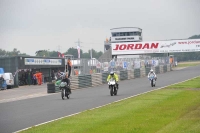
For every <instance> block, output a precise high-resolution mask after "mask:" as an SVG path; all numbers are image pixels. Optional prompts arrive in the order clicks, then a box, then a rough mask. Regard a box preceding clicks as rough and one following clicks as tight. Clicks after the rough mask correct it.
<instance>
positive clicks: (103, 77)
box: [102, 73, 109, 84]
mask: <svg viewBox="0 0 200 133" xmlns="http://www.w3.org/2000/svg"><path fill="white" fill-rule="evenodd" d="M108 74H109V73H102V83H103V84H104V83H107V77H108Z"/></svg>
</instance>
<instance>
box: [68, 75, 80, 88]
mask: <svg viewBox="0 0 200 133" xmlns="http://www.w3.org/2000/svg"><path fill="white" fill-rule="evenodd" d="M70 81H71V89H72V90H75V89H78V88H79V83H78V76H73V78H72V79H71V80H70Z"/></svg>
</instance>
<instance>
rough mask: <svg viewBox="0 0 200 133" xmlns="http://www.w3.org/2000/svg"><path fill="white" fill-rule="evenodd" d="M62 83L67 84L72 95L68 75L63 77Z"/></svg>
mask: <svg viewBox="0 0 200 133" xmlns="http://www.w3.org/2000/svg"><path fill="white" fill-rule="evenodd" d="M61 82H66V83H67V86H68V87H69V92H70V94H71V93H72V92H71V87H70V80H69V78H68V74H67V73H66V74H64V75H63V76H62V81H61ZM65 92H66V91H65Z"/></svg>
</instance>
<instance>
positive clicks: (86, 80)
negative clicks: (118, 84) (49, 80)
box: [71, 64, 172, 89]
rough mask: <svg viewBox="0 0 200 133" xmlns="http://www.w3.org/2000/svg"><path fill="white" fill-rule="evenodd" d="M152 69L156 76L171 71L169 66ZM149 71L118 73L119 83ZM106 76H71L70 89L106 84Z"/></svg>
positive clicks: (142, 75) (106, 73)
mask: <svg viewBox="0 0 200 133" xmlns="http://www.w3.org/2000/svg"><path fill="white" fill-rule="evenodd" d="M153 69H154V71H155V72H156V74H159V73H165V72H168V71H171V70H172V69H171V66H170V65H169V64H168V65H160V66H156V67H153ZM149 70H150V68H137V69H133V70H122V71H118V72H117V74H118V76H119V81H122V80H127V79H135V78H141V77H146V76H147V75H148V73H149ZM108 74H109V73H108V72H103V73H93V74H91V75H78V76H72V79H71V88H72V89H81V88H87V87H92V86H98V85H101V84H105V83H107V77H108ZM158 77H159V76H158Z"/></svg>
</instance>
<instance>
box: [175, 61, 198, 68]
mask: <svg viewBox="0 0 200 133" xmlns="http://www.w3.org/2000/svg"><path fill="white" fill-rule="evenodd" d="M197 65H200V62H199V61H197V62H180V63H178V66H177V67H190V66H197Z"/></svg>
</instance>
